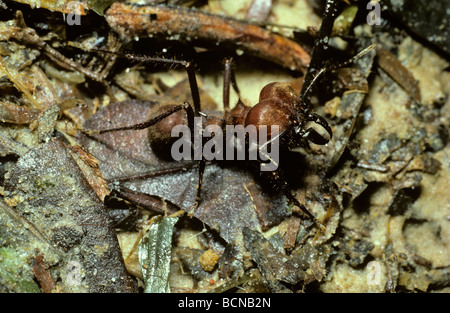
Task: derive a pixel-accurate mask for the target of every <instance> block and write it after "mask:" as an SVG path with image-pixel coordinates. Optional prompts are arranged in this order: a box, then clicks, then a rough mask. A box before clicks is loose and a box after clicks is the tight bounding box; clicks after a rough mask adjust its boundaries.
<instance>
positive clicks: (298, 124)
mask: <svg viewBox="0 0 450 313" xmlns="http://www.w3.org/2000/svg"><path fill="white" fill-rule="evenodd" d="M311 123H313V124H318V125H320V126H321V127H322V128H324V129H325V130H326V132H327V133H328V136H325V137H324V136H322V135H321V134H320V133H319V132H318V131H316V130H315V128H314V127H312V125H310V124H311ZM245 125H255V126H256V127H258V126H260V125H278V126H279V133H280V134H282V137H281V139H282V141H284V142H285V144H286V145H287V146H288V147H291V148H294V147H298V146H301V145H303V144H304V143H305V142H306V141H311V142H313V143H315V144H319V145H324V144H326V143H327V142H328V141H329V140H330V139H331V136H332V131H331V128H330V126H329V124H328V122H327V121H326V120H325V119H324V118H323V117H321V116H320V115H317V114H315V113H312V112H311V111H310V109H309V107H308V106H307V105H306V104H305V103H304V102H303V100H302V99H301V98H300V97H299V96H298V94H297V92H296V91H295V90H294V88H293V87H292V85H291V84H290V83H270V84H268V85H266V86H265V87H264V88H263V89H262V90H261V93H260V96H259V102H258V104H256V105H255V106H254V107H253V108H251V109H250V110H249V112H248V113H247V116H246V118H245ZM308 126H311V127H308ZM307 127H308V128H307ZM327 137H328V138H327Z"/></svg>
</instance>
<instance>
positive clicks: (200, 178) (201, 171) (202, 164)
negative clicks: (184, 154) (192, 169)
mask: <svg viewBox="0 0 450 313" xmlns="http://www.w3.org/2000/svg"><path fill="white" fill-rule="evenodd" d="M199 162H200V164H199V168H198V185H197V195H196V196H195V202H194V204H193V205H192V208H191V210H190V212H189V216H191V217H192V216H194V214H195V212H196V211H197V209H198V206H199V205H200V200H201V192H202V184H203V174H204V172H205V166H206V160H205V158H202V159H201V160H200V161H199Z"/></svg>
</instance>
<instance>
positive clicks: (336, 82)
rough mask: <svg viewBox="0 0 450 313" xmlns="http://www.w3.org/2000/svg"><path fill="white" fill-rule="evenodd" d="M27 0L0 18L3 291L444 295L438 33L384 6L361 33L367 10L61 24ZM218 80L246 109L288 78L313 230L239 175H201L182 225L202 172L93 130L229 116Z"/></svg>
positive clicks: (444, 149) (442, 70)
mask: <svg viewBox="0 0 450 313" xmlns="http://www.w3.org/2000/svg"><path fill="white" fill-rule="evenodd" d="M19 2H22V1H18V2H16V1H3V2H1V8H0V10H2V14H0V19H1V20H0V121H1V122H0V133H1V135H0V174H1V175H0V198H1V199H0V243H1V244H0V260H1V261H0V290H1V291H8V292H9V291H13V292H142V291H150V292H169V291H170V292H225V291H227V292H233V291H244V292H311V291H321V292H352V291H357V292H416V291H421V292H432V291H448V288H449V278H448V277H449V272H448V271H449V265H450V264H449V262H450V255H449V254H450V242H449V239H448V238H450V236H448V234H449V229H450V228H449V225H448V218H449V216H450V211H449V210H450V208H449V206H448V203H450V199H449V196H448V193H447V190H446V189H447V186H448V182H449V173H448V171H449V166H448V164H449V160H448V155H449V147H448V129H449V115H450V114H449V113H450V112H449V105H450V100H449V99H450V97H449V93H450V86H449V85H448V81H449V78H450V77H449V76H450V73H449V72H448V68H449V57H448V55H447V54H446V53H447V52H446V51H447V47H446V46H445V43H446V42H448V23H447V24H445V22H444V23H442V22H441V21H440V22H439V23H441V24H442V26H440V27H439V28H437V29H438V30H436V29H434V28H433V27H431V26H430V27H429V28H427V29H426V31H425V30H423V31H420V30H418V29H417V27H416V26H417V25H421V23H422V24H423V21H417V23H415V24H412V25H409V24H407V23H406V24H402V23H397V22H398V20H400V22H401V21H404V19H403V18H399V14H401V13H399V9H398V7H397V6H396V5H395V4H393V3H392V4H391V2H392V1H387V5H386V6H385V7H383V10H384V11H381V16H380V18H381V19H382V23H381V24H380V25H372V26H371V25H368V24H367V19H366V16H367V14H368V13H369V11H368V9H367V8H366V4H367V3H366V2H365V1H361V0H359V1H325V3H323V2H321V1H292V2H289V1H256V0H254V1H232V2H233V5H234V6H235V7H233V6H232V5H231V6H230V5H229V4H228V3H227V2H226V1H220V2H219V1H209V3H208V1H190V2H189V3H185V1H169V2H170V3H169V4H166V3H160V2H158V1H153V2H152V3H149V4H148V5H147V6H142V5H138V4H131V3H127V4H123V3H118V2H117V3H114V4H112V2H111V3H108V5H103V4H104V3H103V4H102V3H95V1H92V2H90V4H89V5H90V6H91V7H88V5H86V6H85V7H83V11H82V12H80V13H82V14H83V15H82V16H81V17H80V21H81V26H77V25H72V26H71V25H68V23H67V20H65V19H64V16H63V13H64V14H66V16H65V17H66V18H68V14H70V13H71V11H70V10H69V11H68V10H67V8H68V7H67V5H68V2H67V3H64V4H65V6H61V3H58V4H52V3H50V2H48V3H47V1H41V2H42V3H41V4H42V8H35V7H34V6H33V3H32V2H31V3H30V1H23V2H24V3H19ZM63 2H64V1H63ZM418 2H420V1H418ZM30 4H31V6H30ZM192 5H193V6H195V7H196V8H195V9H194V8H193V7H191V6H192ZM418 7H420V8H421V10H423V9H426V8H427V6H418ZM313 10H314V11H315V12H316V13H313ZM52 11H53V12H52ZM93 11H95V12H96V13H95V12H93ZM3 13H4V14H3ZM41 13H42V14H41ZM44 13H45V14H44ZM219 13H220V14H219ZM292 14H293V15H294V16H295V17H294V18H291V17H289V16H291V15H292ZM296 14H297V15H296ZM408 14H410V13H408ZM299 16H301V17H303V18H304V19H305V20H300V19H299ZM305 16H308V19H306V17H305ZM433 16H434V15H433ZM291 19H293V20H294V22H292V23H291V22H290V20H291ZM171 21H172V22H171ZM173 21H178V22H177V23H173ZM299 23H305V24H302V26H301V27H304V28H305V30H300V29H299V28H301V27H300V25H299ZM429 23H433V21H429ZM436 23H437V22H436ZM303 25H305V26H303ZM306 26H308V29H306ZM436 31H442V32H440V33H436V36H437V37H433V36H432V34H433V32H436ZM439 36H441V37H445V36H447V37H446V38H447V41H445V40H441V38H440V37H439ZM438 37H439V38H438ZM419 38H420V39H419ZM430 38H438V39H439V40H434V39H433V40H430ZM430 41H431V43H430ZM374 44H375V45H376V48H375V49H373V50H372V51H370V52H369V53H366V54H364V55H361V57H360V58H358V59H357V60H354V62H353V63H352V64H346V66H344V67H343V68H335V65H336V64H340V63H342V62H344V61H346V60H348V59H350V58H351V57H352V56H354V55H356V54H357V53H358V52H359V51H361V50H363V49H365V48H367V47H369V46H371V45H374ZM127 56H128V57H127ZM151 58H153V62H147V61H148V60H149V59H151ZM230 58H232V59H233V63H232V64H233V67H234V68H233V70H234V72H235V76H236V77H235V79H231V78H230V77H228V78H227V76H225V78H224V75H223V66H224V63H223V60H229V59H230ZM158 60H159V61H158ZM164 60H166V61H164ZM168 60H175V61H176V62H167V61H168ZM144 61H145V62H144ZM183 62H188V63H189V64H191V65H195V66H196V67H195V74H196V76H197V79H198V94H196V93H195V92H194V93H192V90H193V89H192V88H190V85H189V82H191V83H192V79H191V77H188V75H186V71H184V69H183V68H181V69H180V68H177V67H176V66H175V65H176V64H185V63H183ZM164 63H166V64H169V66H165V65H164ZM226 64H229V63H226ZM324 68H325V69H330V70H328V71H326V73H324V74H322V75H321V76H320V78H319V79H317V76H316V75H317V73H318V72H319V71H320V70H321V69H324ZM227 79H228V80H229V81H228V83H229V86H234V85H235V84H236V85H237V86H238V87H239V99H240V100H241V101H242V105H241V106H242V107H245V108H250V107H252V106H253V105H254V104H256V103H257V102H258V96H259V92H260V91H261V89H262V88H263V86H265V85H267V84H268V83H271V82H275V81H276V82H285V83H286V84H289V85H290V86H292V88H293V89H292V90H295V92H297V93H298V94H304V97H305V100H306V101H307V105H308V106H309V107H310V108H311V109H312V110H314V112H317V114H318V115H321V116H323V118H324V121H325V120H326V123H327V124H329V130H330V132H332V133H333V136H332V138H331V140H330V141H329V142H328V143H327V144H326V145H315V144H313V143H308V144H305V145H304V146H303V147H301V148H299V149H295V150H293V151H289V154H286V158H285V160H283V161H284V164H285V165H286V166H287V169H288V171H287V177H286V181H287V182H288V187H289V189H290V190H291V191H292V192H293V194H294V195H295V199H296V201H298V203H299V204H301V205H302V206H304V207H305V208H306V209H307V210H308V211H309V212H311V213H312V214H313V215H314V216H315V217H316V218H317V220H318V221H319V222H320V224H319V225H323V227H320V226H318V224H316V223H314V221H313V220H312V219H310V218H308V217H307V216H305V214H304V213H303V212H302V210H301V209H300V208H299V206H293V205H290V204H289V201H288V200H289V199H287V198H286V195H285V194H284V193H282V192H279V190H278V191H277V190H275V191H274V190H273V189H271V188H268V186H267V184H265V183H264V181H263V180H261V178H260V177H258V175H254V173H253V172H252V171H249V170H248V163H245V162H231V163H218V162H209V163H206V164H205V170H204V175H203V177H202V193H201V202H200V204H199V207H198V209H197V211H196V212H195V214H194V217H188V216H186V215H185V214H183V211H189V209H190V208H191V206H192V203H193V202H195V200H196V197H197V192H196V191H197V184H198V170H199V165H198V163H197V162H191V161H177V162H175V161H173V160H171V159H170V158H167V157H164V155H161V153H160V151H157V149H156V150H155V147H154V146H152V145H151V144H150V143H149V140H148V139H149V138H148V137H149V136H152V129H150V131H149V130H147V129H141V130H136V129H128V130H122V131H114V132H105V133H102V134H100V135H98V134H96V133H95V132H92V130H102V129H103V130H104V129H113V128H118V127H127V126H130V125H135V124H138V123H142V122H145V121H147V120H148V119H149V118H150V117H152V116H155V114H157V112H158V109H159V108H160V107H162V106H164V105H166V104H175V105H180V104H183V103H185V102H188V103H195V102H197V101H199V102H200V101H201V105H202V106H201V111H202V112H204V113H206V114H210V117H211V116H213V113H212V112H215V113H214V114H217V116H221V115H220V114H223V113H222V110H223V109H224V108H225V110H226V109H228V107H230V108H231V109H232V108H233V107H234V106H235V104H236V103H237V102H238V101H237V100H238V96H237V95H236V94H235V93H233V88H230V90H231V92H229V94H227V95H225V96H223V94H222V91H223V87H222V86H223V80H227ZM312 81H314V83H313V84H312V85H311V82H312ZM225 85H226V84H225ZM307 86H311V89H310V90H308V93H306V94H305V91H306V88H307ZM191 87H192V84H191ZM235 89H236V88H235ZM230 90H229V91H230ZM224 99H225V100H224ZM229 99H231V100H229ZM244 105H245V106H244ZM237 108H239V105H238V106H237ZM183 113H184V112H183ZM322 124H325V122H322ZM149 132H150V135H149ZM323 135H324V136H326V137H328V136H327V134H326V132H325V134H323ZM318 143H321V142H318ZM269 187H270V186H269Z"/></svg>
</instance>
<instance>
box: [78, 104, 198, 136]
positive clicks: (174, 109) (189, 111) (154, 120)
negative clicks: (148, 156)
mask: <svg viewBox="0 0 450 313" xmlns="http://www.w3.org/2000/svg"><path fill="white" fill-rule="evenodd" d="M180 110H185V111H186V114H187V116H188V124H189V127H190V128H191V129H193V128H194V111H193V110H192V107H191V105H190V104H189V103H187V102H185V103H184V104H180V105H177V106H174V107H172V108H170V109H169V110H167V111H166V112H164V113H161V114H160V115H158V116H155V117H154V118H151V119H150V120H148V121H146V122H144V123H140V124H135V125H129V126H124V127H117V128H111V129H104V130H98V131H90V130H87V131H86V132H87V133H93V134H104V133H109V132H114V131H121V130H131V129H133V130H140V129H145V128H149V127H150V126H152V125H155V124H156V123H158V122H160V121H162V120H163V119H165V118H166V117H168V116H170V115H172V114H173V113H175V112H178V111H180Z"/></svg>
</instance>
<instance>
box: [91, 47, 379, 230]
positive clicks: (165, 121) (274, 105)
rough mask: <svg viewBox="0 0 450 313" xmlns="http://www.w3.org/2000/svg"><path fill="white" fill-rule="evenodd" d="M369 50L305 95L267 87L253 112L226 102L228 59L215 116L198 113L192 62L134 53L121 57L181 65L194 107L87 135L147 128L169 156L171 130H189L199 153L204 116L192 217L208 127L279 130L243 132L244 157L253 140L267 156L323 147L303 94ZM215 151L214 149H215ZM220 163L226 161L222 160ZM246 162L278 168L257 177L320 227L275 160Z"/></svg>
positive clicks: (230, 80)
mask: <svg viewBox="0 0 450 313" xmlns="http://www.w3.org/2000/svg"><path fill="white" fill-rule="evenodd" d="M373 48H374V45H372V46H369V47H367V48H366V49H364V50H362V51H361V52H359V53H358V54H356V55H355V56H354V57H352V58H350V59H349V60H347V61H345V62H343V63H340V64H338V65H335V66H330V67H324V68H322V69H321V70H319V71H318V72H317V73H316V74H315V76H314V77H313V79H312V80H311V82H310V83H309V85H308V86H306V88H304V90H305V92H303V93H302V94H301V95H298V94H297V93H296V92H295V91H294V89H293V87H292V86H291V85H290V84H289V83H284V82H274V83H270V84H268V85H266V86H265V87H264V88H263V89H262V90H261V92H260V97H259V102H258V103H257V104H256V105H254V106H253V107H249V106H246V105H245V104H243V103H242V102H241V101H240V100H239V101H238V103H237V104H236V106H235V107H233V108H231V107H230V100H229V97H230V91H231V87H233V89H234V91H235V92H236V93H237V94H238V96H239V88H238V86H237V82H236V79H235V76H234V73H233V71H232V68H231V62H232V61H231V59H227V60H225V70H224V85H223V103H224V112H223V113H221V114H219V115H217V114H208V113H205V112H202V110H201V99H200V95H199V94H200V93H199V88H198V85H197V79H196V76H195V70H194V65H193V63H191V62H187V61H181V60H174V59H163V58H154V57H147V56H144V57H143V56H137V55H133V54H126V55H124V56H125V57H126V58H128V59H130V60H132V61H138V62H158V63H167V64H170V65H181V66H184V67H185V69H186V71H187V75H188V79H189V85H190V91H191V94H192V99H193V101H192V102H193V104H192V105H191V104H190V103H188V102H184V103H182V104H173V105H164V106H162V107H161V108H160V109H159V111H158V112H156V113H155V115H153V117H152V118H150V119H149V120H148V121H146V122H144V123H140V124H136V125H130V126H125V127H118V128H112V129H104V130H98V131H94V132H92V131H88V132H90V133H91V134H104V133H108V132H115V131H123V130H141V129H146V128H149V138H150V141H151V142H150V144H151V145H152V148H153V147H154V148H156V149H158V150H162V151H172V152H173V150H171V148H172V147H173V144H174V140H176V139H177V138H174V137H173V135H172V130H173V128H174V126H184V127H186V128H188V129H189V130H190V139H191V141H190V142H189V144H190V147H191V148H192V150H195V149H198V148H199V146H196V145H198V143H196V142H195V138H194V137H195V135H196V134H195V131H196V130H197V131H198V128H196V126H198V125H196V120H197V119H200V118H201V117H204V121H203V123H202V124H201V125H200V132H201V133H200V136H201V138H202V139H201V143H200V148H201V154H200V158H198V159H196V160H198V161H199V166H198V185H197V193H196V199H195V202H194V203H193V205H192V208H191V210H190V214H191V215H192V214H193V213H195V210H196V209H197V207H198V205H199V203H200V201H201V190H202V181H203V173H204V171H205V166H206V163H207V161H209V160H208V156H207V155H206V154H205V153H204V151H203V148H204V147H205V145H206V144H207V143H208V142H209V141H210V140H213V139H214V137H215V136H213V137H212V138H208V139H209V140H205V136H202V135H203V134H204V132H205V130H206V129H207V127H209V126H214V127H215V128H214V129H216V131H214V133H215V135H217V132H220V130H223V131H224V132H225V133H226V128H227V126H240V127H241V129H246V130H247V129H248V128H249V127H250V126H252V127H253V128H252V129H255V130H256V133H255V134H256V135H258V134H260V133H261V131H262V130H263V129H265V130H267V129H269V127H270V129H272V126H277V131H276V132H274V133H271V132H270V131H269V132H268V133H266V137H265V138H266V139H265V140H261V137H260V136H255V137H254V138H258V139H256V140H255V139H254V138H253V139H254V140H253V141H252V142H251V140H250V137H251V136H252V133H251V131H246V132H245V135H246V136H245V138H244V140H245V144H243V145H241V147H244V148H245V149H247V151H246V152H247V153H248V154H249V151H248V150H249V149H250V148H251V147H252V144H253V145H254V144H255V141H256V146H257V149H258V151H260V152H261V151H267V150H264V149H262V148H265V149H267V146H268V145H269V144H272V143H273V142H274V141H276V142H277V145H279V147H280V153H283V151H286V150H289V149H292V148H296V147H300V146H304V145H306V144H307V143H308V142H312V143H315V144H318V145H324V144H326V143H327V142H328V141H329V140H330V139H331V137H332V129H331V127H330V125H329V124H328V122H327V120H326V119H325V118H324V117H322V116H320V115H318V114H317V113H315V112H313V111H312V109H311V107H310V105H308V103H307V102H306V101H305V95H306V94H307V93H308V92H309V90H310V89H311V87H312V86H313V85H314V83H315V82H316V81H317V79H318V78H319V77H320V76H321V75H322V74H323V73H325V72H326V71H329V70H333V69H337V68H339V67H343V66H346V65H348V64H350V63H352V62H354V61H355V60H357V59H358V58H360V57H361V56H363V55H364V54H366V53H368V52H369V51H371V50H372V49H373ZM216 113H217V112H216ZM311 122H312V123H315V124H317V125H320V126H321V127H322V128H323V129H324V130H325V132H326V134H321V133H320V132H318V131H317V130H316V129H315V128H314V127H310V126H309V124H310V123H311ZM210 137H211V134H210ZM235 139H236V138H233V140H235ZM234 147H236V146H234ZM253 147H254V146H253ZM215 148H216V149H217V147H215ZM216 152H217V151H216ZM194 154H195V151H194ZM172 156H173V155H172ZM223 161H227V160H226V159H225V160H223ZM228 161H229V160H228ZM246 161H248V162H249V164H251V166H250V167H252V168H256V167H255V166H254V165H261V164H262V163H264V162H267V161H269V162H272V163H274V164H275V165H276V167H275V169H273V170H270V171H259V175H260V176H261V179H262V181H264V182H265V183H266V184H268V185H270V186H271V188H273V189H274V190H275V191H277V192H281V193H282V194H284V195H285V196H286V198H287V199H288V201H289V202H291V203H292V204H294V205H295V206H297V207H299V208H300V209H301V210H302V211H303V212H304V213H305V214H306V215H307V216H309V217H310V218H311V219H312V220H313V221H314V222H315V223H316V224H317V225H318V226H319V227H320V228H323V226H322V224H321V223H320V222H319V221H318V220H317V219H316V217H315V216H314V215H313V214H312V213H311V212H310V211H309V210H308V209H306V208H305V207H304V206H303V205H302V204H301V203H300V202H299V201H298V200H297V199H296V197H295V196H294V195H293V193H292V190H291V188H290V186H289V185H288V183H287V179H286V172H285V169H284V168H283V167H282V166H279V164H278V163H279V161H278V158H271V156H270V155H268V154H267V153H266V154H264V153H261V154H260V155H259V157H258V158H257V159H254V160H248V159H246Z"/></svg>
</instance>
